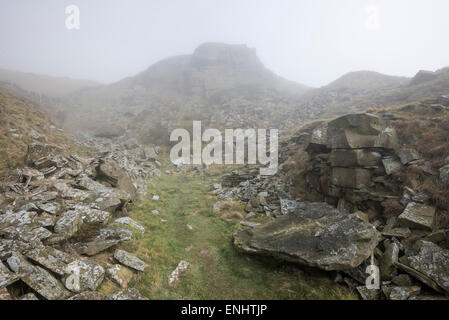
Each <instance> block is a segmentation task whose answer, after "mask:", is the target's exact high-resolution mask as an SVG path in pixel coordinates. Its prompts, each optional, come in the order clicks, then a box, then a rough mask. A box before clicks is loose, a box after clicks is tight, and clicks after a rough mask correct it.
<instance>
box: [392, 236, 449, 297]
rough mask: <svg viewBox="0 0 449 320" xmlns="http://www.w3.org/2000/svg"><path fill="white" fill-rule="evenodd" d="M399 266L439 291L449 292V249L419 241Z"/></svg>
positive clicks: (402, 258)
mask: <svg viewBox="0 0 449 320" xmlns="http://www.w3.org/2000/svg"><path fill="white" fill-rule="evenodd" d="M399 261H400V263H398V266H399V267H400V268H401V269H403V270H404V271H405V272H407V273H408V274H410V275H411V276H412V277H414V278H417V279H418V280H420V281H421V282H423V283H425V284H426V285H428V286H429V287H431V288H433V289H435V290H436V291H439V292H443V291H444V292H446V293H449V268H448V267H447V266H448V265H449V251H447V250H444V249H442V248H440V247H439V246H437V245H436V244H434V243H432V242H427V241H422V240H420V241H418V242H417V248H416V250H409V251H407V252H406V255H405V256H403V257H401V258H400V259H399Z"/></svg>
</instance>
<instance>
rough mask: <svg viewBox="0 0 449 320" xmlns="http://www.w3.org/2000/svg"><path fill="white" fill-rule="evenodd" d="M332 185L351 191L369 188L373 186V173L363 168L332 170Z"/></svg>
mask: <svg viewBox="0 0 449 320" xmlns="http://www.w3.org/2000/svg"><path fill="white" fill-rule="evenodd" d="M331 183H332V184H334V185H336V186H339V187H344V188H351V189H362V188H367V187H368V186H369V185H370V184H371V171H369V170H366V169H361V168H332V175H331Z"/></svg>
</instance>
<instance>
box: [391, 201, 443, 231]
mask: <svg viewBox="0 0 449 320" xmlns="http://www.w3.org/2000/svg"><path fill="white" fill-rule="evenodd" d="M435 211H436V209H435V207H431V206H427V205H424V204H420V203H415V202H409V204H408V205H407V207H406V208H405V210H404V211H403V212H402V213H401V215H400V216H399V217H398V223H399V224H400V225H401V226H403V227H409V228H413V229H423V230H429V231H432V228H433V226H434V222H435Z"/></svg>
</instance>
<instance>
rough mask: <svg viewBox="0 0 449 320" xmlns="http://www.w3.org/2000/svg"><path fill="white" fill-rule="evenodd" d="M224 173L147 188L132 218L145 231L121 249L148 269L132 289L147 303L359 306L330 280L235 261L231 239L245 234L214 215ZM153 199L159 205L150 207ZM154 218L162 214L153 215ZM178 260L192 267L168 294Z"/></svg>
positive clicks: (178, 177)
mask: <svg viewBox="0 0 449 320" xmlns="http://www.w3.org/2000/svg"><path fill="white" fill-rule="evenodd" d="M222 173H223V172H221V171H217V170H213V171H208V172H207V173H204V174H201V175H200V174H198V173H187V174H185V173H178V174H173V175H163V176H162V177H160V178H159V179H157V180H155V181H151V182H149V186H148V193H147V195H146V197H145V199H143V200H140V201H139V202H137V203H136V204H135V206H134V209H133V210H132V212H130V216H131V217H132V218H133V219H135V220H136V221H138V222H139V223H141V224H142V225H143V226H144V227H145V228H146V231H145V233H144V234H138V233H135V234H136V235H135V236H134V238H133V240H131V241H129V242H128V243H124V244H123V246H124V249H125V250H128V251H130V252H134V253H136V254H137V255H138V256H139V257H140V258H142V259H143V260H145V262H147V263H148V265H149V268H147V270H145V272H143V273H140V274H138V275H136V276H135V277H134V278H133V280H132V281H131V282H130V287H135V288H137V289H138V290H139V291H140V292H141V293H142V294H143V295H144V296H146V297H148V298H150V299H356V298H357V296H356V294H355V293H353V292H351V291H350V290H349V289H348V288H347V287H344V286H341V285H338V284H336V283H334V282H333V281H332V280H331V279H330V278H328V277H326V276H321V275H313V276H312V275H309V274H305V273H303V272H292V271H291V269H292V268H287V269H288V270H290V271H286V270H287V269H286V268H285V266H281V265H276V264H274V263H273V262H272V263H271V264H267V262H266V261H264V262H262V261H259V260H255V259H254V258H251V257H249V256H246V255H242V254H240V253H238V252H237V251H236V250H235V249H234V247H233V245H232V234H233V233H234V232H236V231H237V230H239V229H242V228H243V227H241V226H239V224H238V222H237V223H235V224H232V223H229V222H226V221H223V220H222V219H220V218H219V217H218V216H217V215H216V214H214V213H213V211H212V207H213V204H214V203H215V202H216V201H217V199H216V197H215V196H214V195H213V194H211V193H210V186H211V184H212V183H217V182H219V181H220V178H221V175H222ZM153 194H156V195H159V196H160V200H152V195H153ZM153 210H158V211H159V212H160V214H159V215H153V214H152V213H151V212H152V211H153ZM242 211H243V208H242ZM188 225H190V226H192V227H193V229H192V230H190V229H189V227H188ZM181 260H185V261H187V262H189V264H190V266H189V268H188V269H187V271H185V272H183V273H181V276H180V279H179V281H178V282H176V283H175V284H174V285H172V286H171V285H169V282H168V279H169V277H170V274H171V273H172V271H173V270H174V269H175V268H176V266H177V265H178V263H179V262H180V261H181Z"/></svg>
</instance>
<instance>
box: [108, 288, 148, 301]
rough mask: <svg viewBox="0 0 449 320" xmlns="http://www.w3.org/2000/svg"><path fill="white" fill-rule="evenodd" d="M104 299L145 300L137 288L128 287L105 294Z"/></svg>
mask: <svg viewBox="0 0 449 320" xmlns="http://www.w3.org/2000/svg"><path fill="white" fill-rule="evenodd" d="M105 300H147V299H146V298H145V297H143V296H142V295H141V294H140V292H139V291H137V289H134V288H128V289H124V290H121V291H118V292H115V293H113V294H110V295H108V296H106V298H105Z"/></svg>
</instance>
